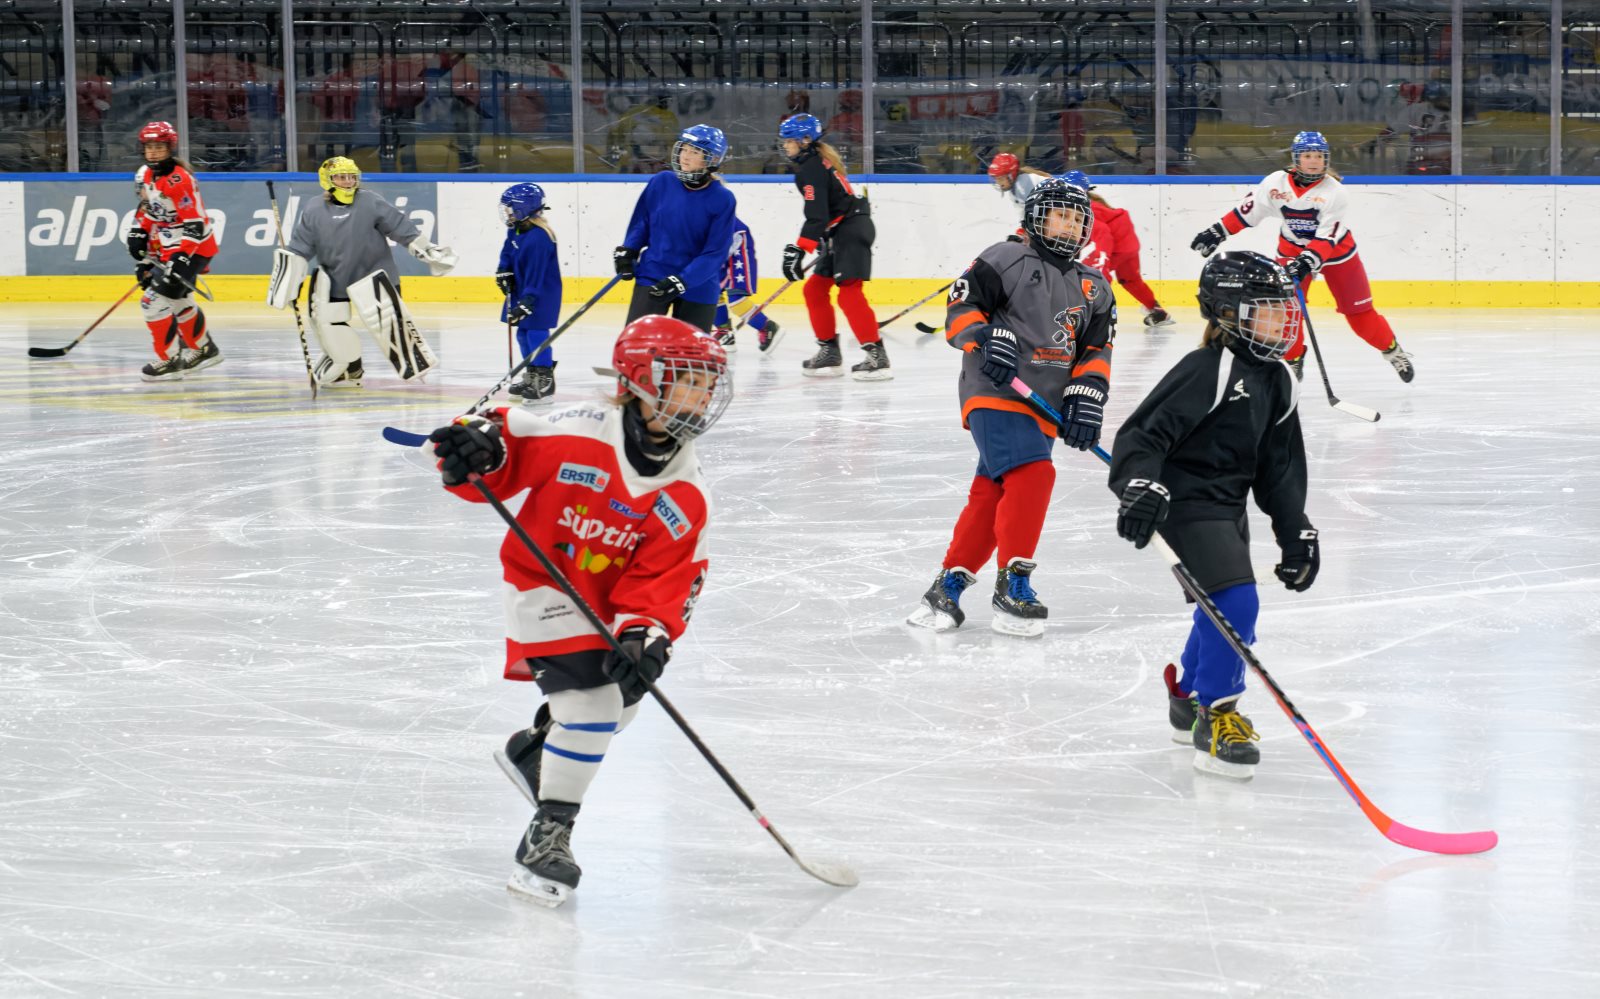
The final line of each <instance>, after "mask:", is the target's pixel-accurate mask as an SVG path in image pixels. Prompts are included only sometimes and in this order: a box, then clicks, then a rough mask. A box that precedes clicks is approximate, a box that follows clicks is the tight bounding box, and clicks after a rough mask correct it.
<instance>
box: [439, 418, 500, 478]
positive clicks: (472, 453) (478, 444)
mask: <svg viewBox="0 0 1600 999" xmlns="http://www.w3.org/2000/svg"><path fill="white" fill-rule="evenodd" d="M428 440H430V441H433V453H434V456H435V457H437V458H438V459H439V461H438V466H439V474H440V476H441V477H443V479H444V484H445V485H447V486H459V485H461V484H462V483H463V482H465V481H467V475H468V473H470V472H477V473H478V474H479V475H488V474H489V473H490V472H493V471H494V470H495V469H497V468H499V467H500V466H501V465H504V464H505V463H506V446H505V444H504V443H503V442H502V441H501V440H500V425H499V424H497V423H495V422H493V421H491V420H487V419H484V418H483V417H481V416H458V417H456V419H455V422H453V423H449V424H446V425H445V426H442V427H440V428H439V429H438V430H435V431H434V432H433V433H431V434H429V435H428Z"/></svg>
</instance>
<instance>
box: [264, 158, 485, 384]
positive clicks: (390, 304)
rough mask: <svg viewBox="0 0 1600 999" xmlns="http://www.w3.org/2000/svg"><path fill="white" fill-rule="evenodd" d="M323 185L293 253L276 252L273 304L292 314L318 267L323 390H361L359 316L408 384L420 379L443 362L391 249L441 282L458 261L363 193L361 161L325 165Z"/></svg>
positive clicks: (305, 208) (313, 316) (316, 317)
mask: <svg viewBox="0 0 1600 999" xmlns="http://www.w3.org/2000/svg"><path fill="white" fill-rule="evenodd" d="M317 180H318V182H319V183H320V184H321V185H322V190H323V191H324V192H325V194H324V196H323V197H321V198H317V199H315V200H312V201H309V202H307V203H306V204H304V205H302V206H301V207H300V217H299V218H298V219H296V220H295V224H294V233H293V234H292V235H291V236H290V237H289V246H288V248H287V249H285V248H283V247H281V246H280V247H278V249H276V250H275V251H273V262H272V277H271V279H270V280H269V282H268V285H267V304H268V305H270V306H272V307H273V308H275V309H285V308H288V307H289V303H290V302H292V301H294V300H295V298H296V297H297V296H298V295H299V293H300V284H301V282H302V281H304V280H305V277H306V272H307V270H308V269H309V268H310V266H311V261H312V259H315V260H316V262H317V269H316V270H315V271H313V272H312V274H311V293H310V295H309V296H308V300H309V305H310V307H309V309H308V312H309V316H310V320H311V328H312V329H313V330H315V331H316V334H317V340H318V341H319V342H320V343H321V344H322V351H323V357H322V359H321V360H319V361H318V362H317V365H316V368H315V370H314V375H315V377H316V379H317V384H318V385H332V386H338V387H341V388H344V387H349V388H359V387H360V385H361V378H362V376H363V375H364V374H365V371H364V370H363V368H362V365H361V338H360V336H358V335H357V334H356V331H355V330H353V329H351V328H350V317H351V314H352V313H353V314H354V315H355V316H356V318H358V319H360V321H361V324H362V325H363V326H365V327H366V328H367V331H368V332H369V333H371V334H372V338H373V340H375V341H377V344H378V346H379V347H380V348H382V350H383V354H384V356H385V357H387V358H388V359H389V362H390V363H391V364H393V365H394V370H395V372H396V373H397V374H399V376H400V377H401V379H402V380H405V381H411V380H412V379H414V378H421V377H422V376H424V375H426V374H427V373H428V372H429V371H430V370H431V369H432V368H433V367H434V365H436V364H437V363H438V361H437V360H436V359H435V358H434V356H433V351H432V350H429V349H428V344H427V343H426V342H425V341H424V340H423V339H422V334H421V333H419V332H418V331H417V325H416V321H415V320H413V319H412V318H411V310H410V309H408V308H406V304H405V302H404V301H402V300H401V298H400V272H399V271H398V270H396V269H395V264H394V253H393V252H392V251H391V250H390V249H389V241H390V240H391V239H392V240H394V241H395V242H396V243H399V244H401V245H402V246H404V247H405V248H406V249H407V250H408V251H410V253H411V255H412V256H414V257H416V258H417V259H418V260H421V261H422V262H423V263H425V264H427V265H428V269H429V270H430V271H432V272H433V273H434V274H444V273H447V272H448V271H449V270H450V269H451V268H452V267H454V266H455V263H456V255H455V253H454V252H452V251H451V250H450V248H449V247H445V246H435V245H434V244H432V243H430V242H428V240H427V239H426V238H424V237H423V235H422V233H421V232H419V231H418V230H417V227H416V224H415V223H413V222H412V221H411V219H410V218H408V217H407V216H406V214H405V213H404V212H402V211H401V210H400V209H398V208H396V207H395V206H394V205H391V204H390V203H389V202H388V201H386V200H385V199H384V197H383V195H381V194H378V193H377V192H376V191H368V190H364V189H362V187H361V168H360V167H358V166H356V164H355V161H354V160H351V159H347V158H346V157H343V156H335V157H333V158H331V159H328V160H324V161H323V163H322V166H321V167H319V168H318V169H317Z"/></svg>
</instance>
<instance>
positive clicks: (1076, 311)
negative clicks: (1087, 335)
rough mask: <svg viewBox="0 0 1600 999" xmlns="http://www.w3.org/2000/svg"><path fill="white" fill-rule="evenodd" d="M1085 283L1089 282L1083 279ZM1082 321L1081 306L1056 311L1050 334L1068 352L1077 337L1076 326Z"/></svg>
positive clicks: (1052, 339) (1053, 340)
mask: <svg viewBox="0 0 1600 999" xmlns="http://www.w3.org/2000/svg"><path fill="white" fill-rule="evenodd" d="M1084 283H1085V284H1088V283H1089V282H1088V281H1087V280H1085V281H1084ZM1082 323H1083V306H1081V305H1074V306H1072V307H1070V308H1066V309H1062V310H1061V311H1060V312H1057V313H1056V329H1055V332H1054V333H1052V334H1050V339H1051V341H1052V342H1054V343H1058V344H1061V345H1063V346H1064V347H1065V348H1066V349H1067V350H1068V351H1069V352H1070V351H1071V350H1072V349H1073V346H1074V341H1076V340H1077V338H1078V327H1079V326H1080V325H1082Z"/></svg>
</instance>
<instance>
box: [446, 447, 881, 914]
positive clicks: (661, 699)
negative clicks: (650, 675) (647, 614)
mask: <svg viewBox="0 0 1600 999" xmlns="http://www.w3.org/2000/svg"><path fill="white" fill-rule="evenodd" d="M467 480H468V481H469V482H471V483H472V484H473V486H474V487H476V488H477V490H478V492H480V493H482V494H483V498H484V499H485V500H488V502H489V505H490V506H493V507H494V510H495V513H498V514H499V515H500V519H501V520H504V521H505V522H506V525H507V526H508V527H510V528H511V532H512V533H513V534H515V535H516V536H517V538H518V540H520V541H521V542H522V544H523V545H524V546H525V547H526V548H527V549H528V551H529V552H530V553H531V554H532V555H533V557H534V558H536V559H538V560H539V565H540V566H541V567H543V568H544V571H545V574H546V575H548V576H549V577H550V579H551V580H552V581H553V582H554V583H555V584H556V586H558V587H560V589H561V592H563V593H565V594H566V595H567V599H569V600H571V601H572V604H573V606H575V607H577V608H578V611H579V612H580V613H581V614H583V616H584V618H585V619H587V620H588V622H589V625H590V627H592V628H594V630H595V631H596V632H598V633H599V634H600V635H602V636H604V637H605V640H606V644H607V645H609V646H611V651H613V652H615V653H616V654H617V655H619V656H626V655H627V654H628V653H627V650H625V649H624V648H623V647H622V643H621V642H619V641H617V636H615V635H613V634H612V633H611V629H610V628H607V627H606V626H605V623H604V622H602V621H601V620H600V616H599V615H598V614H596V613H595V612H594V608H592V607H590V606H589V604H588V602H587V601H586V600H584V599H583V597H582V596H581V595H579V593H578V591H577V590H575V589H573V588H572V584H571V583H569V582H568V581H567V577H566V576H565V575H563V574H562V572H561V570H560V569H558V568H556V565H555V563H554V562H551V561H550V558H549V556H547V555H545V553H544V551H543V550H541V549H540V548H539V546H538V544H536V543H535V542H534V540H533V538H531V537H529V536H528V532H527V531H525V530H523V528H522V525H521V524H519V523H517V518H516V517H515V516H513V515H512V513H511V511H510V510H507V509H506V505H505V504H504V503H502V502H500V498H499V497H498V496H496V495H495V494H494V493H493V492H492V491H491V490H490V489H489V487H488V486H487V485H486V484H485V483H484V481H483V478H482V477H481V476H479V475H478V474H477V473H476V472H474V473H472V474H471V475H469V476H468V477H467ZM644 685H645V688H646V689H647V690H649V691H650V696H652V697H654V698H655V699H656V702H657V703H659V704H660V705H661V707H662V709H663V710H665V711H666V712H667V714H668V715H670V716H671V717H672V720H673V722H674V723H676V724H677V726H678V728H679V729H680V730H682V732H683V734H684V735H686V736H688V737H689V741H690V742H692V743H694V748H696V749H698V750H699V751H700V755H701V756H704V757H705V759H706V762H707V763H709V764H711V769H713V770H715V771H716V772H717V776H718V777H721V778H722V782H723V783H724V784H726V785H728V790H730V791H732V792H733V793H734V795H735V796H736V797H737V798H738V799H739V801H740V803H741V804H743V805H744V807H745V808H747V809H749V810H750V814H751V815H753V816H755V820H756V821H757V822H759V823H761V828H763V829H765V830H766V831H767V832H769V833H771V834H772V838H773V839H775V840H777V841H778V845H779V846H781V847H783V852H784V853H787V854H788V855H789V859H791V860H793V861H794V862H795V863H796V864H799V865H800V869H801V870H802V871H805V872H806V873H807V874H809V875H811V876H812V877H814V878H816V879H817V880H818V881H822V882H825V883H827V884H830V885H834V886H835V887H838V888H853V887H855V886H856V885H857V884H859V883H860V879H859V878H857V877H856V874H855V872H854V871H852V870H851V869H850V868H848V867H845V866H844V865H843V864H833V863H815V864H813V863H808V862H806V861H805V860H804V859H802V858H801V856H800V855H799V854H798V853H796V852H794V847H792V846H790V845H789V841H788V840H786V839H784V838H783V836H782V835H781V834H780V833H779V832H778V830H777V828H776V827H775V826H774V825H773V824H772V822H771V821H770V820H769V819H768V818H767V817H766V816H765V815H762V814H761V809H759V808H757V807H756V803H755V802H754V801H752V800H751V799H750V796H749V795H748V794H746V793H745V790H744V788H742V787H740V786H739V782H738V781H737V780H734V778H733V774H731V773H729V772H728V768H727V767H725V766H723V765H722V761H721V760H719V759H717V757H716V756H715V754H713V753H712V752H711V750H710V749H709V748H707V746H706V744H705V743H704V742H701V741H700V736H699V735H698V734H696V732H695V730H694V729H692V728H690V727H689V722H688V721H687V720H686V719H685V718H684V717H683V715H681V714H679V713H678V709H677V708H675V707H673V706H672V702H671V701H669V700H667V697H666V695H665V694H663V693H662V692H661V688H659V687H657V686H656V685H655V684H653V683H651V682H650V681H649V680H645V681H644Z"/></svg>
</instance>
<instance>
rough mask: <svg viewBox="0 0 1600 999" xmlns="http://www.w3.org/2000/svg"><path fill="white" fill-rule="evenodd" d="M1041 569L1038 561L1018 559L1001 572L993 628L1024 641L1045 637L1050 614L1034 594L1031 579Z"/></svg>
mask: <svg viewBox="0 0 1600 999" xmlns="http://www.w3.org/2000/svg"><path fill="white" fill-rule="evenodd" d="M1038 567H1039V566H1038V564H1037V563H1035V562H1029V561H1028V560H1027V559H1021V558H1014V559H1012V560H1011V564H1010V565H1008V566H1006V567H1005V568H1004V569H1001V570H1000V575H999V576H998V577H997V578H996V579H995V581H994V600H993V601H992V603H993V604H994V619H993V620H992V621H990V622H989V627H991V628H993V629H994V630H995V631H998V632H999V633H1000V634H1002V635H1016V636H1018V637H1020V638H1037V637H1039V636H1040V635H1042V634H1044V621H1045V618H1047V617H1049V616H1050V611H1049V610H1047V609H1046V608H1045V606H1044V604H1041V603H1040V602H1039V598H1038V597H1037V596H1035V595H1034V592H1033V583H1032V582H1031V581H1030V579H1029V577H1030V576H1032V575H1033V570H1035V569H1037V568H1038Z"/></svg>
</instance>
